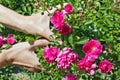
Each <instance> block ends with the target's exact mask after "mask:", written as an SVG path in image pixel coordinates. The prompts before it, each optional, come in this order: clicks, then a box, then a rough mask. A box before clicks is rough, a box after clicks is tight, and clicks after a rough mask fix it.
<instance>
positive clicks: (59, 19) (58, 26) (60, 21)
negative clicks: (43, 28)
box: [50, 11, 64, 31]
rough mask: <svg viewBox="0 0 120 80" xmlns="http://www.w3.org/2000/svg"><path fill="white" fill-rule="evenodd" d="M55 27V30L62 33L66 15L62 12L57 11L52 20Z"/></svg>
mask: <svg viewBox="0 0 120 80" xmlns="http://www.w3.org/2000/svg"><path fill="white" fill-rule="evenodd" d="M50 21H51V23H52V24H53V25H54V28H55V30H58V31H61V30H62V28H63V26H64V15H63V13H62V12H61V11H56V12H55V13H54V14H53V15H52V16H51V19H50Z"/></svg>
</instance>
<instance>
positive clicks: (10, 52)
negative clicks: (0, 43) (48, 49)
mask: <svg viewBox="0 0 120 80" xmlns="http://www.w3.org/2000/svg"><path fill="white" fill-rule="evenodd" d="M48 44H49V41H47V40H45V39H41V40H36V41H35V42H33V43H29V42H22V43H18V44H15V45H13V46H12V47H11V48H10V49H7V50H3V51H2V54H3V55H4V57H5V58H6V60H4V61H6V62H3V63H7V64H6V65H8V64H13V65H18V66H21V67H23V68H25V69H27V70H29V71H39V70H41V69H42V68H41V65H40V63H39V59H38V58H37V56H36V54H35V53H34V47H37V46H40V47H43V46H46V45H48ZM41 54H42V53H41ZM0 65H2V64H0Z"/></svg>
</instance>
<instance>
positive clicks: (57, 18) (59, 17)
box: [50, 3, 72, 35]
mask: <svg viewBox="0 0 120 80" xmlns="http://www.w3.org/2000/svg"><path fill="white" fill-rule="evenodd" d="M71 12H72V5H71V4H68V3H67V4H66V5H65V6H64V10H61V11H56V12H55V13H54V14H53V15H52V16H51V19H50V21H51V23H52V24H53V26H54V29H55V30H57V31H58V32H59V33H60V34H64V35H67V34H69V33H70V32H71V31H72V28H71V26H70V25H69V24H66V23H65V21H64V16H65V15H67V14H69V13H71Z"/></svg>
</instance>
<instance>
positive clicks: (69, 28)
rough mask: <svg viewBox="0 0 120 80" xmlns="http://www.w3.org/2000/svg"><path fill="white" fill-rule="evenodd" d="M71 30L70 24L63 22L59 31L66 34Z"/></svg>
mask: <svg viewBox="0 0 120 80" xmlns="http://www.w3.org/2000/svg"><path fill="white" fill-rule="evenodd" d="M71 32H72V28H71V26H69V25H67V24H64V26H63V28H62V29H61V30H60V31H59V33H60V34H64V35H67V34H69V33H71Z"/></svg>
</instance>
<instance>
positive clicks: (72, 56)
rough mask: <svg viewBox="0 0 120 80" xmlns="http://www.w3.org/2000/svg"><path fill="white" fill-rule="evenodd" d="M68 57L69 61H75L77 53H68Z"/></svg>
mask: <svg viewBox="0 0 120 80" xmlns="http://www.w3.org/2000/svg"><path fill="white" fill-rule="evenodd" d="M68 57H69V59H70V62H72V63H76V61H77V59H78V54H76V53H70V54H69V55H68Z"/></svg>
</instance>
